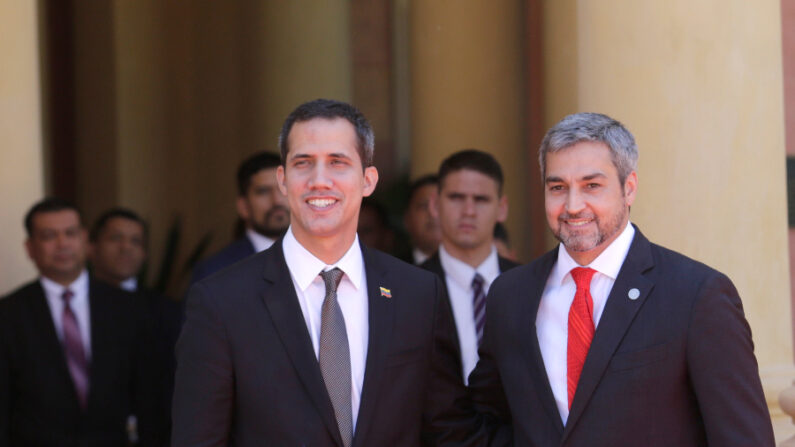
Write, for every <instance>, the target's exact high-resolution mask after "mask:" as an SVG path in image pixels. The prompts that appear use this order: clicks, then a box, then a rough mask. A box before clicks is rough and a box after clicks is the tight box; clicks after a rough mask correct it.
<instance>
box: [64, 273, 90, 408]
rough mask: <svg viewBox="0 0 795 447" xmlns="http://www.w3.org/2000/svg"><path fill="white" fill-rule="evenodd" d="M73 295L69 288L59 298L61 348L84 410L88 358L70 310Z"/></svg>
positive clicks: (78, 328)
mask: <svg viewBox="0 0 795 447" xmlns="http://www.w3.org/2000/svg"><path fill="white" fill-rule="evenodd" d="M73 297H74V293H72V291H71V290H69V289H66V290H64V292H63V295H61V298H63V315H62V317H61V321H62V323H63V349H64V354H66V365H67V367H68V368H69V374H70V375H71V376H72V382H73V383H74V386H75V392H76V393H77V400H78V402H79V403H80V408H82V409H84V410H85V408H86V404H87V403H88V359H87V358H86V351H85V349H84V347H83V339H82V337H81V336H80V327H79V326H78V324H77V318H76V317H75V314H74V312H72V306H71V303H70V301H71V300H72V298H73Z"/></svg>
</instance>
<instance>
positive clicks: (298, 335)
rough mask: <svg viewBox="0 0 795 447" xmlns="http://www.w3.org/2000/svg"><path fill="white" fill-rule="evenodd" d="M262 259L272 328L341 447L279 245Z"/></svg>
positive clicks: (263, 297) (332, 410)
mask: <svg viewBox="0 0 795 447" xmlns="http://www.w3.org/2000/svg"><path fill="white" fill-rule="evenodd" d="M263 257H264V259H265V263H264V264H265V265H264V268H263V276H264V278H265V283H266V286H265V288H264V290H263V292H262V295H261V296H262V300H263V301H264V302H265V306H266V307H267V308H268V312H269V313H270V317H271V320H272V322H273V325H274V327H275V328H276V331H277V332H278V333H279V338H280V339H281V341H282V344H283V345H284V347H285V349H286V350H287V354H288V355H289V357H290V360H291V361H292V363H293V366H294V368H295V372H296V374H297V375H298V377H299V379H300V380H301V382H302V383H303V384H304V387H305V388H306V391H307V394H309V397H310V398H311V399H312V402H313V403H314V404H315V407H317V410H318V413H320V416H321V417H322V419H323V422H324V423H325V424H326V428H327V429H328V431H329V433H330V434H331V436H332V437H333V438H334V440H335V441H336V443H337V444H338V445H342V438H341V437H340V433H339V427H338V426H337V419H336V417H335V416H334V407H333V406H332V405H331V400H330V399H329V397H328V392H327V391H326V385H325V383H324V382H323V376H322V375H321V373H320V366H319V364H318V362H317V357H316V356H315V350H314V348H313V347H312V339H311V338H310V336H309V330H308V329H307V327H306V321H305V320H304V317H303V312H302V311H301V306H300V305H299V304H298V297H297V295H296V293H295V286H294V285H293V281H292V279H291V278H292V277H291V276H290V271H289V270H288V268H287V263H286V262H285V261H284V252H283V251H282V241H281V240H279V241H277V242H276V243H274V244H273V246H272V247H271V248H270V249H268V250H267V251H266V253H265V256H263ZM368 283H369V282H368Z"/></svg>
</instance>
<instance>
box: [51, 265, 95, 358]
mask: <svg viewBox="0 0 795 447" xmlns="http://www.w3.org/2000/svg"><path fill="white" fill-rule="evenodd" d="M39 283H41V287H42V288H43V289H44V296H45V297H46V298H47V305H48V306H49V307H50V316H52V322H53V324H54V325H55V333H56V334H57V335H58V340H60V341H61V343H63V311H64V300H63V293H64V291H65V290H66V289H69V290H71V291H72V293H73V294H74V295H73V296H72V299H71V300H69V306H70V307H71V308H72V313H74V315H75V318H76V319H77V327H78V329H80V339H81V340H82V342H83V350H84V351H85V353H86V359H87V360H91V312H90V310H89V303H88V272H87V271H85V270H83V272H82V273H80V276H78V277H77V279H75V280H74V281H73V282H72V283H71V284H69V286H68V287H64V286H62V285H60V284H58V283H57V282H55V281H53V280H51V279H49V278H46V277H44V276H42V277H40V278H39Z"/></svg>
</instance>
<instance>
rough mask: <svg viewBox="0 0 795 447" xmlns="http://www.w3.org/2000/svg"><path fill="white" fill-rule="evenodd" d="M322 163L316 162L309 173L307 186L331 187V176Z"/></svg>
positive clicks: (317, 187) (316, 187)
mask: <svg viewBox="0 0 795 447" xmlns="http://www.w3.org/2000/svg"><path fill="white" fill-rule="evenodd" d="M328 174H329V173H328V171H327V169H326V167H325V165H324V164H323V163H316V164H315V166H314V167H313V168H312V173H311V174H310V175H309V187H310V188H312V189H326V188H330V187H331V177H329V175H328Z"/></svg>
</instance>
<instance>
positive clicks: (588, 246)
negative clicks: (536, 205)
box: [553, 206, 629, 253]
mask: <svg viewBox="0 0 795 447" xmlns="http://www.w3.org/2000/svg"><path fill="white" fill-rule="evenodd" d="M628 214H629V209H628V207H626V206H624V207H622V208H621V210H620V211H618V212H616V213H614V214H612V215H610V216H608V217H607V218H606V219H599V218H598V217H595V218H594V222H596V231H591V232H578V231H576V230H575V231H573V232H568V231H567V230H564V228H566V227H567V226H566V225H565V224H564V223H563V221H564V220H567V219H582V218H591V217H594V216H593V215H592V214H589V213H580V214H576V215H571V214H562V215H561V216H560V217H559V218H558V228H557V231H554V232H553V233H554V235H555V238H556V239H557V240H559V241H560V242H561V243H563V245H564V246H565V247H566V249H567V250H569V251H572V252H577V253H579V252H586V251H590V250H593V249H594V248H596V247H598V246H600V245H601V244H603V243H604V242H605V241H607V240H609V239H611V238H612V237H613V236H615V235H616V233H618V232H619V231H621V225H622V224H623V223H624V221H625V220H626V218H627V215H628Z"/></svg>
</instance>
